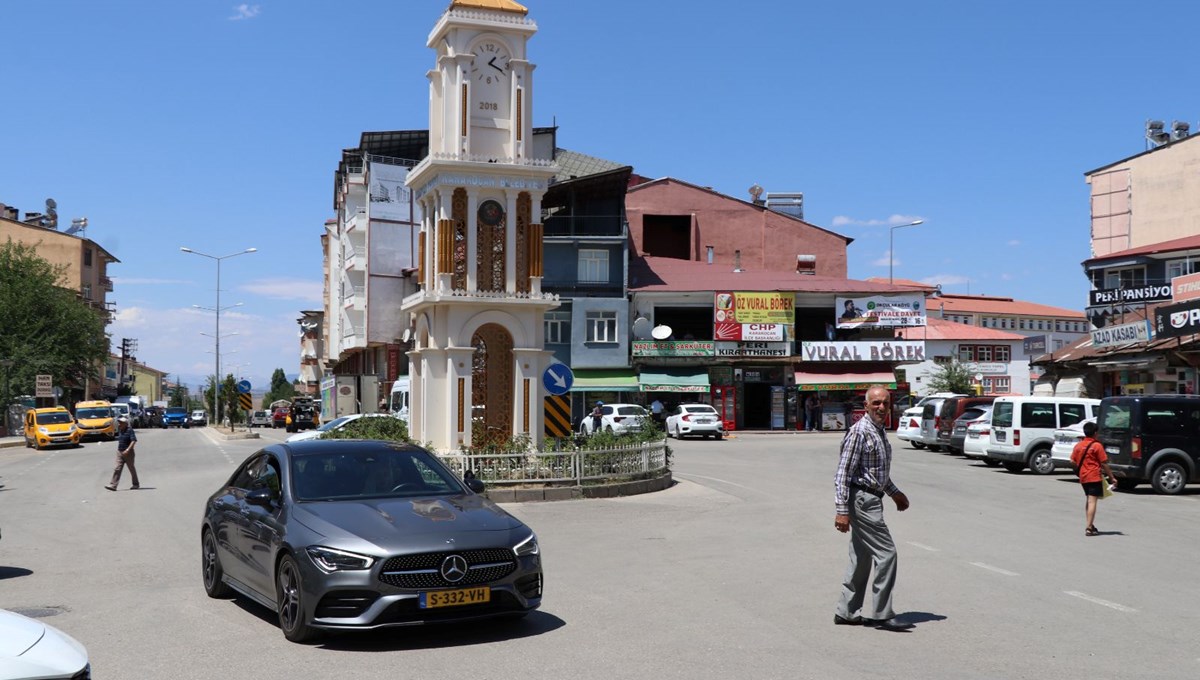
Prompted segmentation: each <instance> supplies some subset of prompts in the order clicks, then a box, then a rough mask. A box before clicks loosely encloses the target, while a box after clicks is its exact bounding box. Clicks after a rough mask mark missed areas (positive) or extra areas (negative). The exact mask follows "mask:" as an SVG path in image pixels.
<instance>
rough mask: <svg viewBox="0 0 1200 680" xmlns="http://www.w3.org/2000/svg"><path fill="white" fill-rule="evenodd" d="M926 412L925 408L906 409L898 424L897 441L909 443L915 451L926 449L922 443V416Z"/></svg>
mask: <svg viewBox="0 0 1200 680" xmlns="http://www.w3.org/2000/svg"><path fill="white" fill-rule="evenodd" d="M924 411H925V408H924V407H923V406H913V407H912V408H909V409H905V411H904V413H903V414H901V415H900V419H899V421H898V422H897V424H896V439H899V440H900V441H903V442H908V443H909V445H910V446H912V447H913V448H914V449H923V448H925V442H923V441H921V414H922V413H923V412H924Z"/></svg>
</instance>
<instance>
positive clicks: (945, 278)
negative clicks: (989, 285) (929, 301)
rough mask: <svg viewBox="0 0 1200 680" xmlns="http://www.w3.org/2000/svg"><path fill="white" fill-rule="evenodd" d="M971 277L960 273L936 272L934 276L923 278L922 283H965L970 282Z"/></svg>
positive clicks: (935, 284)
mask: <svg viewBox="0 0 1200 680" xmlns="http://www.w3.org/2000/svg"><path fill="white" fill-rule="evenodd" d="M970 281H971V279H969V278H967V277H965V276H959V275H958V274H936V275H934V276H926V277H925V278H923V279H921V283H924V284H926V285H929V286H956V285H961V284H964V283H970Z"/></svg>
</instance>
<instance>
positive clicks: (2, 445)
mask: <svg viewBox="0 0 1200 680" xmlns="http://www.w3.org/2000/svg"><path fill="white" fill-rule="evenodd" d="M18 446H25V439H24V438H23V437H22V438H19V439H15V440H12V441H8V440H5V441H0V449H15V448H17V447H18Z"/></svg>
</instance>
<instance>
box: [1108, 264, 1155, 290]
mask: <svg viewBox="0 0 1200 680" xmlns="http://www.w3.org/2000/svg"><path fill="white" fill-rule="evenodd" d="M1144 285H1146V268H1145V267H1127V268H1125V269H1109V270H1108V271H1106V272H1104V287H1105V288H1136V287H1138V286H1144Z"/></svg>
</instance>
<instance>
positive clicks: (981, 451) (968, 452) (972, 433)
mask: <svg viewBox="0 0 1200 680" xmlns="http://www.w3.org/2000/svg"><path fill="white" fill-rule="evenodd" d="M991 439H992V421H991V415H989V416H988V418H987V419H985V420H976V421H975V422H973V423H971V424H970V425H968V426H967V432H966V436H965V437H964V438H963V445H962V454H963V455H964V456H966V457H968V458H974V459H976V460H981V461H983V462H984V463H986V464H987V465H988V466H989V467H998V466H999V465H1000V461H998V460H992V459H991V458H988V457H987V447H988V444H990V443H991Z"/></svg>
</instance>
